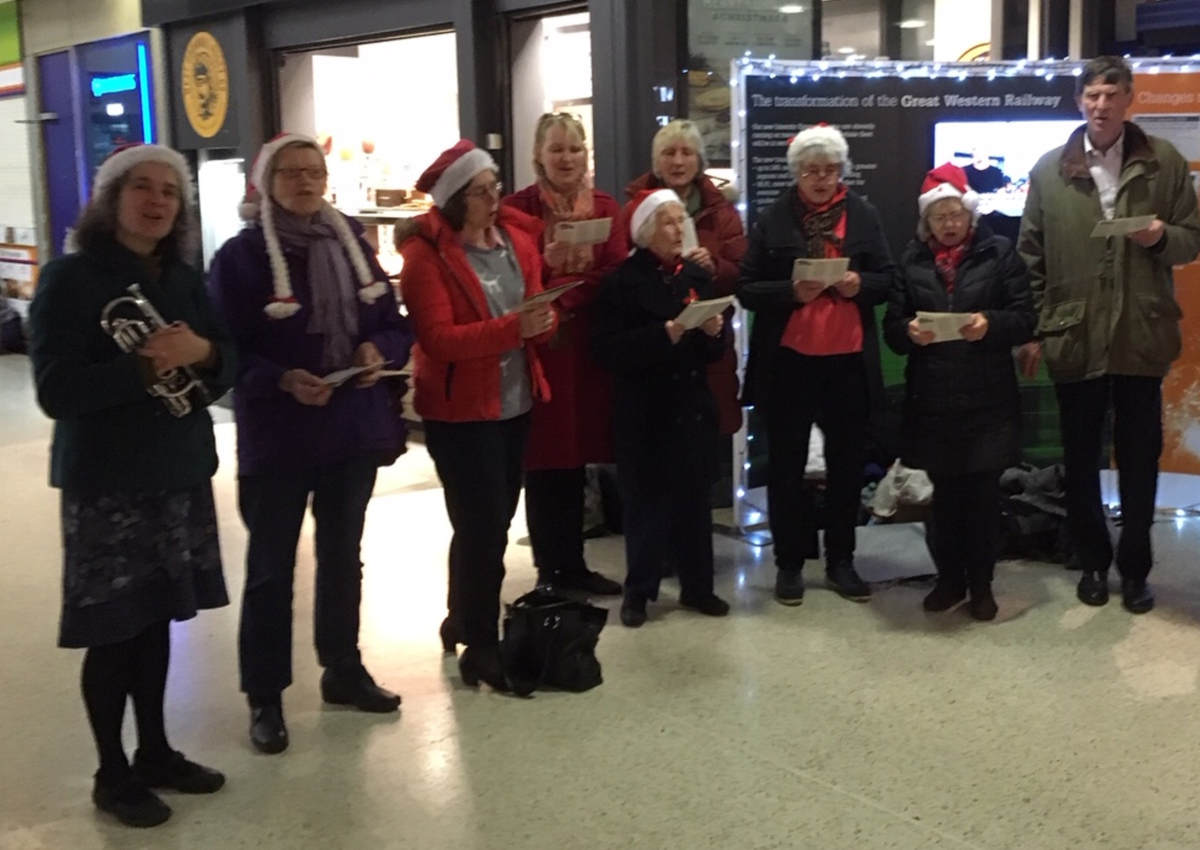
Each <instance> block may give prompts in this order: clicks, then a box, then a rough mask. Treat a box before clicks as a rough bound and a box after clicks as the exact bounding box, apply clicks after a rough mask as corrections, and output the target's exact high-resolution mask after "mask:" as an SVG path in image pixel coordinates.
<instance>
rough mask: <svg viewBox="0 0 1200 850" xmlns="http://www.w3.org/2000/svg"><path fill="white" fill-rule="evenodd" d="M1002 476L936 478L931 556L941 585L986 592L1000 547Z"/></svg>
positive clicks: (975, 474)
mask: <svg viewBox="0 0 1200 850" xmlns="http://www.w3.org/2000/svg"><path fill="white" fill-rule="evenodd" d="M1000 472H1001V471H1000V470H990V471H985V472H971V473H967V474H965V475H934V474H930V476H929V479H930V481H932V482H933V519H932V520H931V521H930V523H929V525H928V527H927V533H928V534H929V535H931V538H932V539H931V540H930V546H929V551H930V552H932V553H933V559H934V563H935V564H936V565H937V572H938V581H939V582H944V583H947V584H950V585H953V586H955V587H960V588H970V589H972V590H983V589H986V588H987V587H988V586H989V585H990V584H991V583H992V577H993V576H994V575H995V572H996V555H997V554H998V552H999V547H1000Z"/></svg>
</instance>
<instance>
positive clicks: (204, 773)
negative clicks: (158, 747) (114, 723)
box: [133, 750, 225, 794]
mask: <svg viewBox="0 0 1200 850" xmlns="http://www.w3.org/2000/svg"><path fill="white" fill-rule="evenodd" d="M133 774H134V776H136V777H137V778H138V779H139V780H141V782H142V784H143V785H145V786H146V787H147V788H169V789H170V790H172V791H178V792H180V793H181V794H212V793H213V792H215V791H220V790H221V788H222V786H224V785H225V774H223V773H221V772H220V771H219V770H213V769H212V768H211V767H205V766H204V765H202V764H196V762H194V761H188V759H187V758H186V757H185V756H184V755H183V753H181V752H179V751H178V750H171V751H170V754H169V755H167V756H166V757H164V758H161V759H160V758H147V757H145V756H144V755H143V754H142V751H141V750H138V751H137V752H136V753H134V756H133Z"/></svg>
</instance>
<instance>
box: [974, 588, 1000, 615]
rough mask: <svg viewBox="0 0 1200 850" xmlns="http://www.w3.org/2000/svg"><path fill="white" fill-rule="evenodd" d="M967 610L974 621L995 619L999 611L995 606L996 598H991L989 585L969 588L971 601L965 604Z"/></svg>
mask: <svg viewBox="0 0 1200 850" xmlns="http://www.w3.org/2000/svg"><path fill="white" fill-rule="evenodd" d="M967 610H968V611H970V612H971V616H972V617H973V618H974V619H976V620H994V619H996V614H997V613H999V610H1000V609H999V608H998V607H997V606H996V597H994V596H992V587H991V585H986V584H985V585H979V586H978V587H972V588H971V601H970V602H969V603H968V604H967Z"/></svg>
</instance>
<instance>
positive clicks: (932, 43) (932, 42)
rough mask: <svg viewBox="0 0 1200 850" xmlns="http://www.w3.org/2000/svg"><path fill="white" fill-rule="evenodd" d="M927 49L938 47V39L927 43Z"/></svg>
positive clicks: (932, 39)
mask: <svg viewBox="0 0 1200 850" xmlns="http://www.w3.org/2000/svg"><path fill="white" fill-rule="evenodd" d="M925 46H926V47H937V39H936V38H931V39H929V40H927V41H926V42H925Z"/></svg>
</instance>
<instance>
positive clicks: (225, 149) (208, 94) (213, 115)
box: [142, 0, 679, 274]
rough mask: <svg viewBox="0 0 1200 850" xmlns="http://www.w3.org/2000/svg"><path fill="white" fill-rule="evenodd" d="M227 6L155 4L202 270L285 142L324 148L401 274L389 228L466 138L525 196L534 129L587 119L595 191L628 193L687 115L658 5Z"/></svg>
mask: <svg viewBox="0 0 1200 850" xmlns="http://www.w3.org/2000/svg"><path fill="white" fill-rule="evenodd" d="M218 5H220V6H222V7H224V12H223V13H222V14H217V15H212V14H210V15H209V16H207V17H205V18H195V17H191V16H190V13H189V7H191V6H194V4H189V3H187V2H184V0H143V4H142V10H143V20H144V22H145V23H147V24H148V25H149V24H153V25H159V26H162V27H163V29H164V32H165V35H166V43H167V56H168V59H167V64H168V67H169V68H170V69H171V71H172V75H173V77H172V80H173V82H172V86H171V88H172V91H171V94H170V103H171V119H172V126H173V128H174V142H175V144H176V146H177V147H179V148H181V149H183V150H186V151H194V152H195V154H196V159H197V174H198V182H199V189H200V203H201V218H202V220H203V224H204V250H205V260H206V263H207V261H208V260H209V259H210V258H211V256H212V254H213V253H214V252H215V250H216V248H217V247H218V246H219V245H220V244H221V242H222V241H223V240H224V239H226V238H228V237H229V236H230V235H232V234H233V233H235V232H236V230H237V228H238V227H240V222H239V221H238V219H237V200H238V199H239V198H240V196H241V193H242V192H243V191H244V185H245V174H246V172H247V171H248V169H249V165H250V163H251V161H252V159H253V157H254V155H255V153H256V152H257V149H258V147H259V146H260V145H261V144H262V142H263V141H264V140H266V139H267V138H269V137H271V136H273V135H274V134H275V133H277V132H279V131H281V130H285V129H286V130H290V131H295V132H301V133H306V134H309V135H312V136H314V137H315V138H317V139H318V140H320V142H321V144H322V146H323V147H324V149H325V151H326V156H327V165H328V170H329V174H330V180H329V196H328V197H329V200H330V201H331V202H332V203H333V204H334V205H335V206H337V207H338V208H339V209H341V210H342V211H343V212H346V213H347V214H349V215H352V216H355V217H357V218H358V219H359V220H360V221H361V222H362V223H363V224H364V225H366V226H367V232H368V237H369V238H370V239H371V241H372V242H373V243H374V244H375V245H376V246H377V248H378V250H379V252H380V260H381V262H382V263H383V265H384V267H385V268H386V269H387V270H388V271H389V272H390V273H392V274H395V273H397V272H398V271H399V264H400V258H399V257H398V256H396V255H395V254H394V252H393V251H392V249H391V244H392V238H391V228H392V226H393V225H394V223H395V221H396V220H398V219H400V218H404V217H407V216H411V215H417V214H419V213H420V212H422V211H424V210H425V209H427V208H428V206H429V199H428V198H427V197H424V196H423V195H421V193H419V192H417V191H416V190H415V188H414V184H415V183H416V180H417V177H418V176H419V175H420V174H421V172H422V171H423V170H424V168H425V167H426V166H427V165H428V164H429V163H430V162H432V161H433V159H434V158H435V157H436V156H437V154H438V153H439V152H440V151H442V150H443V149H445V148H446V147H449V146H450V145H451V144H453V143H454V142H455V141H456V140H457V139H459V138H460V137H466V138H470V139H472V140H474V141H475V142H476V143H477V144H479V145H480V146H481V147H485V148H487V149H488V150H490V151H491V152H492V154H493V156H494V157H495V158H496V160H497V162H498V163H499V164H500V166H501V171H502V175H501V176H502V180H503V182H504V184H505V185H506V186H510V187H517V188H519V187H520V186H523V185H527V184H528V183H530V182H532V181H533V167H532V150H533V131H534V125H535V123H536V119H537V117H538V115H540V114H541V113H542V112H546V111H566V112H571V113H574V114H577V115H579V116H580V118H581V119H582V120H583V122H584V125H585V126H586V127H587V128H588V129H589V131H591V132H590V135H592V149H593V156H594V165H595V171H596V175H597V181H596V182H597V185H598V186H600V187H601V188H604V189H606V190H608V191H613V192H615V191H617V190H618V189H619V188H620V187H621V186H623V185H624V183H625V182H626V181H627V180H628V179H629V177H630V176H632V175H634V174H636V173H639V172H640V171H643V170H644V169H645V160H646V155H647V151H648V149H649V140H650V137H651V136H652V135H653V132H654V130H655V129H656V128H657V126H658V125H659V124H660V123H663V122H665V120H668V119H669V118H670V117H672V116H673V115H674V113H675V110H674V94H673V91H674V85H675V80H676V76H677V69H678V62H677V60H676V53H675V51H674V45H675V42H676V27H677V26H678V24H679V21H678V16H676V15H674V14H672V15H668V16H663V15H662V14H661V11H662V10H661V9H660V10H659V11H658V12H654V11H653V10H650V9H648V8H647V6H657V5H659V4H637V3H634V2H632V0H604V2H592V3H580V2H574V3H570V2H568V3H561V2H560V3H553V4H547V3H546V2H545V0H541V2H530V0H497V2H493V3H479V2H469V0H448V1H447V2H426V1H425V0H409V1H408V2H397V3H390V4H383V5H381V4H378V3H375V2H367V0H346V2H342V3H339V4H336V5H335V4H329V3H324V2H313V1H312V0H292V1H291V2H288V0H279V2H275V3H271V4H266V5H250V4H240V3H234V2H227V3H223V4H218ZM635 32H640V33H642V35H640V36H639V37H637V38H634V37H633V36H634V33H635ZM647 33H650V34H652V35H650V36H647V35H646V34H647ZM668 47H669V48H670V49H668ZM664 93H666V94H667V97H665V98H664V96H663V94H664ZM618 114H619V115H621V116H622V117H621V120H620V121H615V120H613V119H612V118H611V116H613V115H618ZM598 116H604V117H598Z"/></svg>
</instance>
